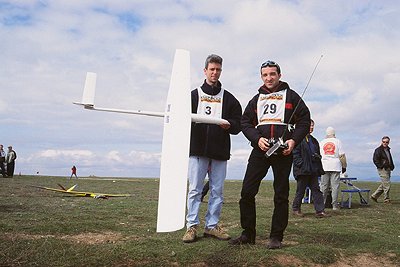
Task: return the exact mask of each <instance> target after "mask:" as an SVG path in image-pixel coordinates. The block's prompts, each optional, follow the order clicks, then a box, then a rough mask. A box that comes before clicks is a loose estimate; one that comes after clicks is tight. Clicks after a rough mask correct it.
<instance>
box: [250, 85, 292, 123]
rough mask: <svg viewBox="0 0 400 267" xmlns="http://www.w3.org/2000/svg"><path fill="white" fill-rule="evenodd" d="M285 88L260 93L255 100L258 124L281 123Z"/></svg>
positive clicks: (284, 102) (283, 114) (283, 116)
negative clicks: (269, 92) (268, 92)
mask: <svg viewBox="0 0 400 267" xmlns="http://www.w3.org/2000/svg"><path fill="white" fill-rule="evenodd" d="M285 104H286V90H282V91H279V92H275V93H271V94H260V95H259V96H258V101H257V118H258V125H257V126H259V125H264V124H282V125H286V123H284V119H285Z"/></svg>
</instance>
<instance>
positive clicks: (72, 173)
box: [69, 165, 78, 179]
mask: <svg viewBox="0 0 400 267" xmlns="http://www.w3.org/2000/svg"><path fill="white" fill-rule="evenodd" d="M74 175H75V177H76V179H78V176H77V175H76V167H75V165H74V166H72V168H71V177H69V179H71V178H72V176H74Z"/></svg>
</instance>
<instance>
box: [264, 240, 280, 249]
mask: <svg viewBox="0 0 400 267" xmlns="http://www.w3.org/2000/svg"><path fill="white" fill-rule="evenodd" d="M267 248H268V249H280V248H282V242H281V241H279V240H278V239H276V238H270V239H269V243H268V244H267Z"/></svg>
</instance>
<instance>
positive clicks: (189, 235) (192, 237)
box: [182, 225, 197, 243]
mask: <svg viewBox="0 0 400 267" xmlns="http://www.w3.org/2000/svg"><path fill="white" fill-rule="evenodd" d="M196 239H197V225H193V226H190V227H189V228H188V229H187V230H186V233H185V234H184V235H183V237H182V241H183V242H184V243H192V242H195V241H196Z"/></svg>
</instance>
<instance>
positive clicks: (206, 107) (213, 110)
mask: <svg viewBox="0 0 400 267" xmlns="http://www.w3.org/2000/svg"><path fill="white" fill-rule="evenodd" d="M197 92H198V94H199V104H198V105H197V114H201V115H207V116H211V117H213V118H219V119H221V118H222V98H223V95H224V89H222V88H221V91H220V92H219V93H218V94H217V95H208V94H206V93H204V92H203V90H201V88H197Z"/></svg>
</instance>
